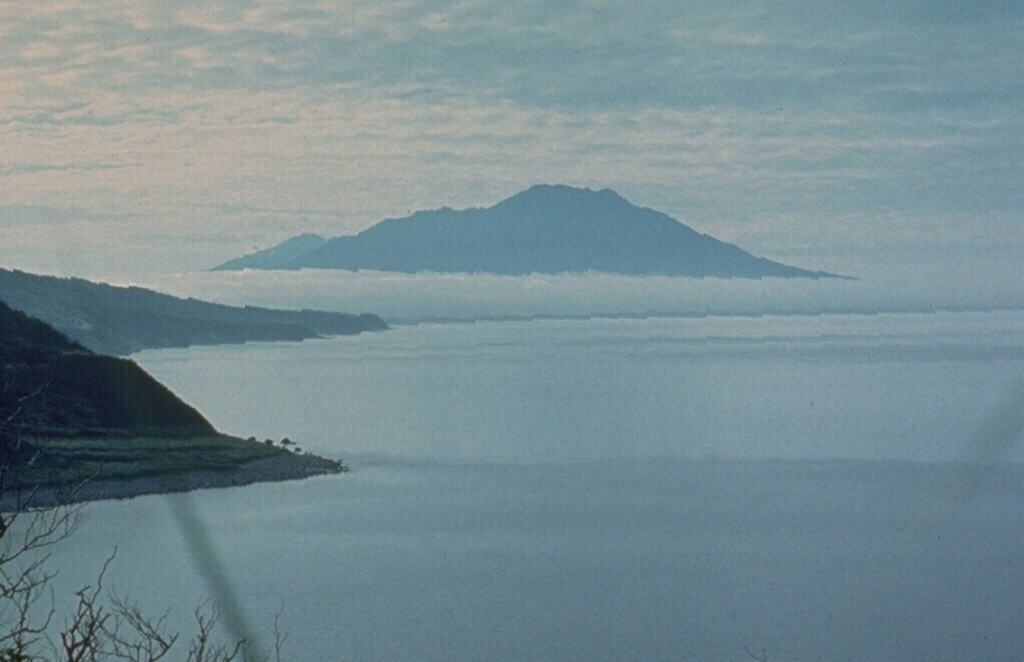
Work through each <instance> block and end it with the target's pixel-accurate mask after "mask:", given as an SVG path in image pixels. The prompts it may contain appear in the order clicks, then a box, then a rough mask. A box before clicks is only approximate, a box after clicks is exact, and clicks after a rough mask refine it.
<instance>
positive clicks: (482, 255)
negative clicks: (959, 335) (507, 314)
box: [216, 184, 833, 278]
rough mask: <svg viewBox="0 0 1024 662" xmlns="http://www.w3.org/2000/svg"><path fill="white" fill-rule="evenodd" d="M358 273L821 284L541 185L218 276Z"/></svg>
mask: <svg viewBox="0 0 1024 662" xmlns="http://www.w3.org/2000/svg"><path fill="white" fill-rule="evenodd" d="M246 268H250V269H302V268H318V269H344V270H349V271H356V270H360V269H368V270H376V271H393V272H404V273H415V272H419V271H433V272H462V273H474V272H486V273H495V274H505V275H525V274H530V273H541V274H556V273H564V272H587V271H599V272H608V273H618V274H629V275H669V276H692V277H704V276H713V277H723V278H764V277H779V278H824V277H832V276H833V274H828V273H825V272H820V271H817V272H816V271H809V270H806V269H800V268H797V267H792V266H788V265H785V264H781V263H779V262H773V261H772V260H768V259H766V258H762V257H756V256H754V255H751V254H750V253H747V252H746V251H744V250H742V249H740V248H739V247H737V246H734V245H732V244H729V243H726V242H723V241H719V240H718V239H715V238H714V237H710V236H708V235H706V234H701V233H699V232H697V231H695V230H693V229H692V228H690V227H688V226H686V225H684V224H682V223H680V222H679V221H677V220H675V219H673V218H671V217H669V216H667V215H665V214H663V213H661V212H658V211H655V210H653V209H645V208H642V207H638V206H636V205H634V204H632V203H630V202H629V201H627V200H626V199H624V198H623V197H622V196H620V195H619V194H618V193H615V192H614V191H612V190H610V189H603V190H600V191H594V190H591V189H581V188H574V187H570V186H563V185H548V184H539V185H536V186H533V187H531V188H530V189H528V190H526V191H523V192H521V193H518V194H516V195H514V196H512V197H510V198H508V199H506V200H503V201H501V202H499V203H497V204H496V205H494V206H493V207H488V208H471V209H464V210H453V209H450V208H448V207H444V208H442V209H437V210H432V211H420V212H416V213H414V214H412V215H411V216H407V217H404V218H394V219H387V220H384V221H381V222H379V223H377V224H376V225H374V226H372V227H370V228H367V229H366V230H363V231H362V232H360V233H358V234H356V235H350V236H341V237H335V238H333V239H324V238H323V237H320V236H317V235H309V234H306V235H300V236H298V237H293V238H291V239H288V240H287V241H285V242H283V243H281V244H279V245H277V246H275V247H273V248H270V249H267V250H263V251H258V252H255V253H252V254H249V255H246V256H244V257H241V258H236V259H233V260H229V261H227V262H225V263H223V264H221V265H219V266H218V267H216V269H221V270H237V269H246Z"/></svg>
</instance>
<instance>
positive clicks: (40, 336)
mask: <svg viewBox="0 0 1024 662" xmlns="http://www.w3.org/2000/svg"><path fill="white" fill-rule="evenodd" d="M340 470H342V466H341V465H340V464H339V463H337V462H332V461H330V460H324V459H322V458H318V457H315V456H310V455H297V454H294V453H291V452H289V451H287V450H285V449H283V448H279V447H276V446H274V445H272V444H268V443H258V442H256V441H255V440H249V441H246V440H242V439H236V438H234V437H230V436H227V435H223V434H221V433H219V432H217V430H215V429H214V427H213V426H212V425H211V424H210V423H209V421H207V420H206V419H205V418H204V417H203V416H202V415H201V414H200V413H199V412H198V411H196V410H195V409H194V408H193V407H191V406H189V405H188V404H186V403H185V402H183V401H182V400H181V399H180V398H178V397H177V396H176V395H174V394H173V393H172V392H171V391H170V390H168V389H167V388H166V387H165V386H164V385H163V384H161V383H160V382H158V381H157V380H155V379H153V377H151V376H150V375H149V374H148V373H147V372H145V371H144V370H143V369H142V368H140V367H139V366H138V365H136V364H135V363H134V362H133V361H130V360H128V359H123V358H116V357H112V356H103V355H100V354H95V353H93V352H91V351H90V350H88V349H86V348H85V347H83V346H82V345H80V344H78V343H76V342H74V341H72V340H71V339H69V338H67V337H66V336H64V335H63V334H61V333H60V332H59V331H57V330H55V329H53V328H52V327H50V326H49V325H47V324H45V323H44V322H42V321H40V320H37V319H33V318H31V317H29V316H27V315H25V314H24V313H22V312H19V311H17V310H14V309H12V308H10V307H9V306H7V305H6V304H4V303H2V302H0V511H7V510H12V509H14V510H17V509H20V508H22V507H25V506H29V505H32V506H45V505H51V504H53V503H55V502H58V501H60V500H62V499H64V498H67V497H68V496H69V492H68V491H67V490H74V489H81V490H82V491H81V492H75V493H74V494H71V495H70V496H72V497H73V498H77V499H81V498H112V497H125V496H134V495H136V494H144V493H151V492H165V491H172V490H185V489H194V488H196V487H215V486H221V485H236V484H244V483H246V482H254V481H257V480H285V479H289V478H302V477H305V476H308V475H312V474H317V473H329V472H334V471H340ZM26 499H27V501H26Z"/></svg>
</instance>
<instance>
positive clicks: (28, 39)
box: [0, 0, 1024, 281]
mask: <svg viewBox="0 0 1024 662" xmlns="http://www.w3.org/2000/svg"><path fill="white" fill-rule="evenodd" d="M1021 81H1024V5H1021V3H1019V2H1013V1H1009V0H1008V1H1005V2H980V3H962V2H952V1H950V0H927V1H925V0H910V1H908V2H899V3H892V2H888V1H887V2H882V1H881V0H878V1H876V0H854V1H853V2H847V3H840V4H839V5H837V3H820V2H810V1H802V0H798V1H793V0H773V1H772V2H742V3H740V2H730V1H728V0H726V1H720V0H716V1H715V2H689V3H686V2H679V1H678V0H648V1H645V2H639V3H626V2H611V1H608V0H566V1H563V2H558V3H555V2H539V1H516V0H509V1H503V2H496V1H492V0H457V1H454V2H444V1H441V0H394V1H389V2H381V1H380V0H373V1H370V0H352V1H347V2H303V1H301V0H299V1H296V0H288V1H287V2H264V3H260V4H250V3H244V2H230V3H228V2H216V1H214V2H210V1H207V0H204V1H203V2H201V3H189V2H174V3H139V2H136V1H134V0H131V1H126V2H120V1H118V0H102V1H92V0H74V2H62V1H55V2H28V1H14V2H2V1H0V266H3V267H15V268H21V269H24V270H28V271H36V272H42V273H55V274H64V275H80V276H86V277H103V278H107V279H113V280H122V281H130V280H132V279H141V278H146V277H151V276H153V275H155V274H171V273H182V272H191V271H196V270H201V269H207V268H209V267H212V266H213V265H215V264H218V263H220V262H222V261H224V260H226V259H229V258H231V257H235V256H237V255H239V254H242V253H244V252H249V251H252V250H253V249H255V248H266V247H268V246H271V245H273V244H275V243H277V242H279V241H282V240H284V239H286V238H287V237H289V236H292V235H295V234H297V233H299V232H303V231H307V232H317V233H321V234H324V235H327V236H337V235H342V234H349V233H354V232H357V231H359V230H360V229H363V228H365V227H368V226H369V225H371V224H373V223H374V222H376V221H379V220H381V219H383V218H386V217H393V216H402V215H405V214H407V213H409V212H411V211H415V210H418V209H427V208H437V207H441V206H451V207H454V208H465V207H470V206H489V205H492V204H494V203H496V202H498V201H499V200H501V199H503V198H505V197H508V196H509V195H512V194H514V193H516V192H517V191H520V190H522V189H525V188H527V187H528V186H530V185H532V184H535V183H539V182H546V183H564V184H571V185H576V186H589V187H593V188H605V187H609V188H613V189H615V190H616V191H618V192H619V193H620V194H622V195H623V196H624V197H626V198H627V199H629V200H630V201H631V202H633V203H635V204H638V205H641V206H645V207H652V208H655V209H658V210H660V211H664V212H666V213H668V214H670V215H671V216H673V217H675V218H677V219H679V220H680V221H682V222H685V223H687V224H689V225H691V226H692V227H694V228H696V229H698V230H700V231H701V232H706V233H708V234H711V235H713V236H716V237H718V238H720V239H723V240H726V241H731V242H735V243H737V244H739V245H740V246H741V247H743V248H745V249H747V250H749V251H751V252H753V253H756V254H758V255H764V256H767V257H770V258H773V259H778V260H782V261H788V262H790V263H795V264H798V265H800V266H805V267H808V268H815V269H826V270H833V271H838V270H844V271H846V272H850V270H851V269H852V270H853V271H854V272H856V273H857V274H858V275H860V273H859V272H860V271H863V270H867V269H873V268H877V265H887V264H888V265H895V264H901V265H905V264H907V263H908V262H909V263H914V264H918V263H920V264H925V263H928V264H932V265H935V264H944V265H954V266H955V267H956V268H959V269H960V270H961V271H962V272H963V273H967V274H969V273H975V272H976V271H977V270H981V269H983V268H988V269H989V270H992V269H995V270H996V271H999V272H1000V273H1002V274H1004V275H1005V274H1006V273H1008V272H1015V271H1017V270H1020V269H1021V267H1024V223H1022V210H1024V187H1022V185H1021V184H1022V182H1024V160H1022V159H1024V85H1022V84H1021ZM992 265H996V266H994V267H993V266H992Z"/></svg>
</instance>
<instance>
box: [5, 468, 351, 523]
mask: <svg viewBox="0 0 1024 662" xmlns="http://www.w3.org/2000/svg"><path fill="white" fill-rule="evenodd" d="M345 471H347V469H346V468H345V467H344V465H343V464H342V463H341V462H336V461H334V460H328V459H326V458H322V457H319V456H316V455H294V454H287V455H279V456H274V457H264V458H259V459H256V460H252V461H250V462H246V463H244V464H241V465H239V466H237V467H235V468H232V469H197V470H191V471H183V472H180V473H171V474H166V475H160V476H137V477H133V478H121V479H110V478H106V479H97V480H95V481H86V482H85V483H82V484H81V485H79V486H78V488H77V489H74V490H72V492H71V494H70V496H68V490H67V488H66V487H65V486H59V485H45V486H40V487H37V488H28V489H25V490H21V491H13V490H9V491H6V492H5V493H3V494H2V495H0V513H11V512H15V511H18V510H25V509H35V508H52V507H55V506H58V505H63V504H72V503H74V504H79V503H85V502H88V501H110V500H123V499H131V498H134V497H137V496H145V495H151V494H173V493H177V492H191V491H193V490H203V489H216V488H224V487H240V486H243V485H251V484H253V483H273V482H281V481H286V480H302V479H304V478H310V477H312V476H322V475H328V474H335V473H343V472H345Z"/></svg>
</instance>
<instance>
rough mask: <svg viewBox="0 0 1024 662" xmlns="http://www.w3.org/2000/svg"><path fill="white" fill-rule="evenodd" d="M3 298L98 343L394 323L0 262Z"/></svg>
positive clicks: (119, 346) (260, 336) (122, 347)
mask: <svg viewBox="0 0 1024 662" xmlns="http://www.w3.org/2000/svg"><path fill="white" fill-rule="evenodd" d="M0 301H4V302H6V303H7V304H8V305H10V306H11V307H13V308H16V309H18V310H21V311H24V312H25V313H27V314H29V315H31V316H33V317H37V318H39V319H40V320H43V321H45V322H47V323H48V324H51V325H53V326H54V327H55V328H56V329H57V330H59V331H60V332H62V333H64V334H65V335H67V336H68V337H69V338H71V339H73V340H75V341H76V342H78V343H80V344H81V345H83V346H84V347H87V348H89V349H91V350H93V351H96V352H101V353H105V354H117V355H127V354H131V353H132V352H136V351H139V350H141V349H157V348H161V347H187V346H189V345H214V344H226V343H243V342H249V341H277V340H292V341H297V340H305V339H308V338H318V337H323V336H332V335H350V334H357V333H362V332H365V331H380V330H384V329H387V324H385V323H384V321H383V320H382V319H381V318H380V317H377V316H376V315H372V314H367V313H364V314H360V315H350V314H347V313H335V312H324V311H315V310H297V311H293V310H274V309H270V308H258V307H253V306H245V307H236V306H225V305H221V304H215V303H208V302H205V301H198V300H196V299H180V298H177V297H173V296H170V295H167V294H161V293H159V292H154V291H152V290H147V289H143V288H139V287H115V286H112V285H106V284H102V283H93V282H90V281H87V280H83V279H80V278H57V277H54V276H38V275H34V274H27V273H24V272H21V271H11V270H7V269H0Z"/></svg>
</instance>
